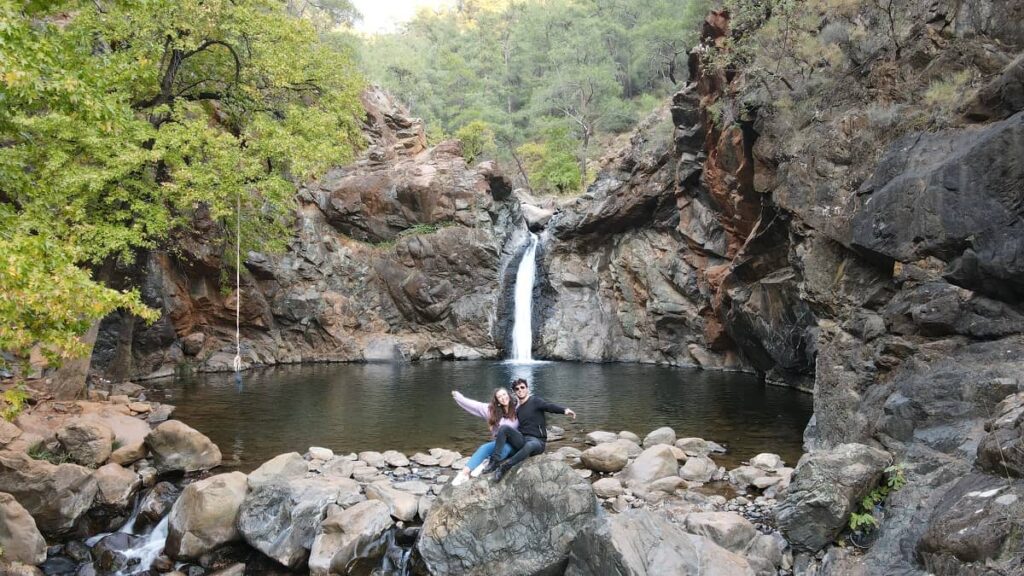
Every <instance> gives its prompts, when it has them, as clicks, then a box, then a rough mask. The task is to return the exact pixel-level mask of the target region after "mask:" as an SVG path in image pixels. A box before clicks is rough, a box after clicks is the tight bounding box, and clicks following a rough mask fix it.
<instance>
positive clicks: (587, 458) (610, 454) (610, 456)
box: [580, 441, 629, 472]
mask: <svg viewBox="0 0 1024 576" xmlns="http://www.w3.org/2000/svg"><path fill="white" fill-rule="evenodd" d="M628 459H629V454H628V453H627V452H626V448H625V447H624V446H620V445H619V444H618V443H617V441H616V442H606V443H603V444H598V445H597V446H594V447H593V448H587V449H586V450H584V451H583V453H582V454H580V461H581V462H582V463H583V465H584V466H586V467H587V468H590V469H591V470H596V471H598V472H618V471H619V470H622V469H623V468H624V467H625V466H626V461H627V460H628Z"/></svg>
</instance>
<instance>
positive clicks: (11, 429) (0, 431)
mask: <svg viewBox="0 0 1024 576" xmlns="http://www.w3.org/2000/svg"><path fill="white" fill-rule="evenodd" d="M18 436H21V428H18V427H17V426H15V425H14V424H11V423H10V422H8V421H7V420H4V419H3V418H0V448H3V447H4V446H7V445H8V444H10V443H11V442H14V440H15V439H17V438H18Z"/></svg>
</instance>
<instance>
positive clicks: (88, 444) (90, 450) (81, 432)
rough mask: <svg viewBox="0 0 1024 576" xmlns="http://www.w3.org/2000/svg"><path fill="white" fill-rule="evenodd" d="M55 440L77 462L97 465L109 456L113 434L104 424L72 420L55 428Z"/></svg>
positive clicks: (84, 464) (85, 464)
mask: <svg viewBox="0 0 1024 576" xmlns="http://www.w3.org/2000/svg"><path fill="white" fill-rule="evenodd" d="M57 440H58V441H59V442H60V445H61V447H62V448H64V451H65V452H67V453H68V456H70V457H71V460H73V461H74V462H76V463H77V464H81V465H82V466H99V465H100V464H103V463H104V462H106V461H107V458H109V457H110V452H111V446H113V443H114V434H113V432H111V431H110V428H109V427H108V426H106V425H104V424H100V423H98V422H88V421H82V420H73V421H71V422H68V423H67V424H65V425H64V426H62V427H61V428H60V429H59V430H57Z"/></svg>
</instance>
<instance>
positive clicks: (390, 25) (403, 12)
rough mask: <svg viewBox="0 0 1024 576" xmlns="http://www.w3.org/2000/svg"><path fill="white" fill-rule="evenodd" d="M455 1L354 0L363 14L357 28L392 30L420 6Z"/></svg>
mask: <svg viewBox="0 0 1024 576" xmlns="http://www.w3.org/2000/svg"><path fill="white" fill-rule="evenodd" d="M454 3H455V0H352V4H354V5H355V7H356V10H359V12H360V13H361V14H362V15H363V20H362V22H357V23H356V30H358V31H360V32H367V33H373V32H391V31H393V30H394V29H395V27H396V26H397V25H399V24H402V23H404V22H408V21H409V20H411V19H412V17H413V16H414V15H416V10H417V9H419V8H420V7H424V6H425V7H429V8H437V7H438V6H442V5H447V6H451V5H452V4H454Z"/></svg>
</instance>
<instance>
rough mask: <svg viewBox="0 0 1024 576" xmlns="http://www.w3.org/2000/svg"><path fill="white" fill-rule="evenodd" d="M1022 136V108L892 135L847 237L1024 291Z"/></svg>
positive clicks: (989, 286) (985, 287)
mask: <svg viewBox="0 0 1024 576" xmlns="http://www.w3.org/2000/svg"><path fill="white" fill-rule="evenodd" d="M1022 137H1024V112H1018V113H1017V114H1015V115H1013V116H1011V117H1010V118H1007V119H1006V120H1003V121H1000V122H993V123H992V124H989V125H987V126H985V127H984V128H981V129H977V130H948V131H945V132H937V133H928V132H924V133H920V132H918V133H913V134H907V135H906V136H904V137H902V138H900V139H898V140H896V141H895V142H893V143H892V145H891V146H890V147H889V149H888V150H887V152H886V154H885V155H884V156H883V157H882V159H881V160H880V161H879V163H878V166H877V167H876V169H875V173H874V175H873V176H872V177H871V178H870V179H869V180H868V181H867V182H865V183H864V185H863V186H862V187H861V190H860V191H859V192H860V193H861V194H862V195H865V196H866V198H865V200H864V201H863V202H862V203H861V205H860V209H859V210H858V211H857V213H856V214H855V215H854V218H853V223H852V235H851V236H852V238H851V245H852V246H853V247H855V248H859V249H862V250H870V251H871V252H874V253H876V254H881V255H884V256H886V257H889V258H892V259H894V260H899V261H901V262H914V261H918V260H922V259H924V258H927V257H934V258H938V259H939V260H941V261H942V262H945V263H948V266H947V267H946V270H944V272H945V273H946V274H947V275H948V276H949V277H951V278H953V279H954V280H955V282H956V283H957V284H959V285H961V286H965V287H967V288H970V289H972V290H977V291H979V292H982V293H987V294H989V295H993V294H994V295H997V296H1001V297H1005V298H1007V299H1009V298H1020V297H1021V295H1022V294H1024V221H1022V220H1021V219H1020V218H1019V215H1020V206H1019V204H1018V203H1019V194H1017V192H1019V191H1020V190H1021V187H1022V186H1024V159H1022V155H1021V154H1020V153H1019V150H1020V148H1019V147H1020V141H1021V138H1022ZM1012 151H1016V153H1015V152H1012Z"/></svg>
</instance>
